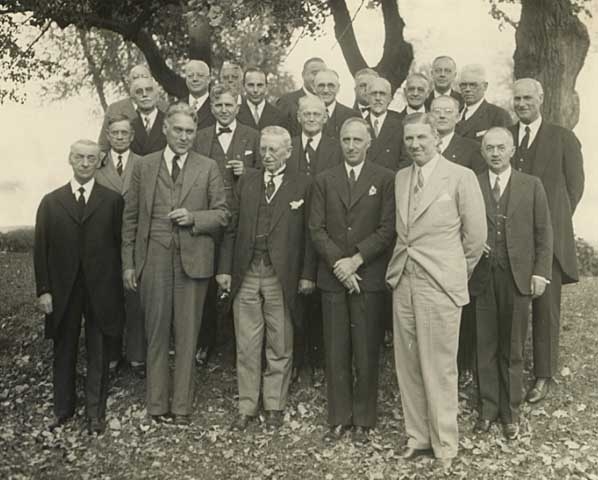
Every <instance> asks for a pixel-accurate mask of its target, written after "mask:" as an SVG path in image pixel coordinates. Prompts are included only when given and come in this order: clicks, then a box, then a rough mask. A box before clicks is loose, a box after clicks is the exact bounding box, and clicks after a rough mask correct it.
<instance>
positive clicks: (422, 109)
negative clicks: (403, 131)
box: [405, 105, 426, 115]
mask: <svg viewBox="0 0 598 480" xmlns="http://www.w3.org/2000/svg"><path fill="white" fill-rule="evenodd" d="M405 112H407V114H408V115H409V114H411V113H426V106H425V105H422V106H421V107H419V108H418V109H417V110H415V109H414V108H411V106H410V105H407V107H405Z"/></svg>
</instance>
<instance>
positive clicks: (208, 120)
mask: <svg viewBox="0 0 598 480" xmlns="http://www.w3.org/2000/svg"><path fill="white" fill-rule="evenodd" d="M179 101H181V102H185V103H187V104H189V95H187V96H186V97H183V98H181V99H179ZM195 113H196V114H197V130H198V131H199V130H201V129H202V128H207V127H209V126H210V125H214V124H215V123H216V118H215V117H214V115H213V114H212V107H211V105H210V98H209V97H208V98H207V99H206V101H205V102H203V105H202V106H201V107H199V109H198V110H197V111H196V112H195Z"/></svg>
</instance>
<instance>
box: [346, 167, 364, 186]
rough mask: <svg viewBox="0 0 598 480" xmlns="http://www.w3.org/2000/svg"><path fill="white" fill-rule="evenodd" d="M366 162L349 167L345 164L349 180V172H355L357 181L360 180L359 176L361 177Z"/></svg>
mask: <svg viewBox="0 0 598 480" xmlns="http://www.w3.org/2000/svg"><path fill="white" fill-rule="evenodd" d="M364 163H365V162H361V163H360V164H359V165H349V164H348V163H347V162H345V170H346V171H347V178H349V172H350V171H351V170H353V171H354V172H355V181H356V182H357V180H359V175H361V169H362V168H363V164H364Z"/></svg>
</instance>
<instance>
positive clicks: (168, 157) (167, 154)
mask: <svg viewBox="0 0 598 480" xmlns="http://www.w3.org/2000/svg"><path fill="white" fill-rule="evenodd" d="M175 155H178V154H177V153H174V152H173V151H172V150H171V149H170V147H169V146H168V145H166V148H165V149H164V161H165V162H166V169H167V170H168V173H169V175H172V161H173V159H174V156H175ZM188 155H189V152H187V153H185V154H184V155H179V167H180V169H181V171H182V170H183V166H184V165H185V162H186V161H187V156H188Z"/></svg>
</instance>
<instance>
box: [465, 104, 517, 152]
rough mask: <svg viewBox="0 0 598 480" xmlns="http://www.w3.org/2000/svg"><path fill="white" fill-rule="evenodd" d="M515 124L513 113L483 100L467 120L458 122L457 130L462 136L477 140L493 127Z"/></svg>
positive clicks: (480, 139) (479, 140)
mask: <svg viewBox="0 0 598 480" xmlns="http://www.w3.org/2000/svg"><path fill="white" fill-rule="evenodd" d="M512 124H513V120H512V119H511V115H509V112H507V111H506V110H505V109H504V108H500V107H499V106H498V105H494V104H492V103H488V102H487V101H486V100H482V103H481V104H480V106H479V107H478V109H477V110H476V111H475V113H474V114H473V115H472V116H471V117H469V118H468V119H467V120H465V121H463V120H460V121H459V122H457V126H456V127H455V131H456V132H457V133H458V134H459V135H461V136H462V137H466V138H471V139H473V140H476V141H477V142H481V141H482V137H483V136H484V134H485V133H486V131H488V129H489V128H491V127H509V126H510V125H512Z"/></svg>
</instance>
